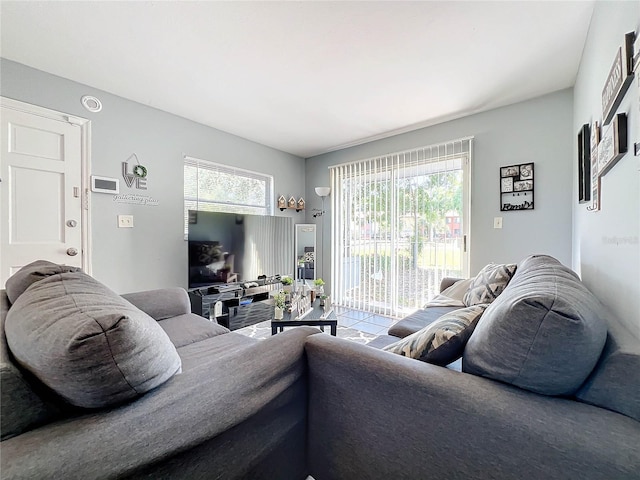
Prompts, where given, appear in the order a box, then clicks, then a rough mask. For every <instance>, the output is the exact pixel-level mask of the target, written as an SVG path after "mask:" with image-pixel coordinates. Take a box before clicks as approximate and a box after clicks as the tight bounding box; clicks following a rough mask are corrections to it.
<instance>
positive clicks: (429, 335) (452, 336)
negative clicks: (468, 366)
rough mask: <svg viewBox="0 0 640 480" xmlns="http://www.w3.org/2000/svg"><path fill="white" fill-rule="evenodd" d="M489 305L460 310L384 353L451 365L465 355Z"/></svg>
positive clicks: (390, 347)
mask: <svg viewBox="0 0 640 480" xmlns="http://www.w3.org/2000/svg"><path fill="white" fill-rule="evenodd" d="M487 306H488V305H486V304H480V305H473V306H471V307H466V308H460V309H458V310H454V311H453V312H449V313H446V314H444V315H442V316H441V317H440V318H439V319H438V320H436V321H435V322H433V323H431V324H430V325H427V326H426V327H424V328H423V329H422V330H418V331H417V332H415V333H412V334H411V335H409V336H407V337H404V338H403V339H402V340H398V341H397V342H395V343H392V344H391V345H387V346H386V347H384V348H383V349H382V350H385V351H387V352H391V353H396V354H398V355H403V356H405V357H409V358H415V359H417V360H421V361H423V362H428V363H433V364H435V365H442V366H444V365H448V364H449V363H451V362H453V361H455V360H457V359H458V358H460V357H461V356H462V352H463V351H464V347H465V345H466V344H467V341H468V340H469V337H471V334H472V333H473V330H474V328H475V326H476V324H477V323H478V320H479V319H480V317H481V316H482V313H483V312H484V310H485V308H487Z"/></svg>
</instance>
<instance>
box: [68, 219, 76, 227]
mask: <svg viewBox="0 0 640 480" xmlns="http://www.w3.org/2000/svg"><path fill="white" fill-rule="evenodd" d="M76 225H78V222H76V221H75V220H67V227H75V226H76Z"/></svg>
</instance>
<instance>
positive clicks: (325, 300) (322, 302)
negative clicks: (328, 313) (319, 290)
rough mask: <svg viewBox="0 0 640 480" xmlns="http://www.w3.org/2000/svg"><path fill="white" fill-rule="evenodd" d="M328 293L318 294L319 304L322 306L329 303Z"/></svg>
mask: <svg viewBox="0 0 640 480" xmlns="http://www.w3.org/2000/svg"><path fill="white" fill-rule="evenodd" d="M328 298H329V295H320V306H321V307H324V306H325V305H327V304H328V303H329V301H328Z"/></svg>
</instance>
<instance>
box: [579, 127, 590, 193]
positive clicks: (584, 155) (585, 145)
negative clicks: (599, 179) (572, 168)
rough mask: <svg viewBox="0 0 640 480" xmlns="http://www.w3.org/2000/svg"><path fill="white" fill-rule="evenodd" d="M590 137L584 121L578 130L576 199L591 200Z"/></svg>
mask: <svg viewBox="0 0 640 480" xmlns="http://www.w3.org/2000/svg"><path fill="white" fill-rule="evenodd" d="M590 145H591V137H590V134H589V124H588V123H585V124H584V125H583V126H582V128H581V129H580V131H579V132H578V201H579V202H580V203H585V202H588V201H589V200H591V147H590Z"/></svg>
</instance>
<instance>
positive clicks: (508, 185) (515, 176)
mask: <svg viewBox="0 0 640 480" xmlns="http://www.w3.org/2000/svg"><path fill="white" fill-rule="evenodd" d="M533 182H534V172H533V162H531V163H521V164H519V165H509V166H506V167H501V168H500V211H502V212H505V211H510V210H533V206H534V202H533Z"/></svg>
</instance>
